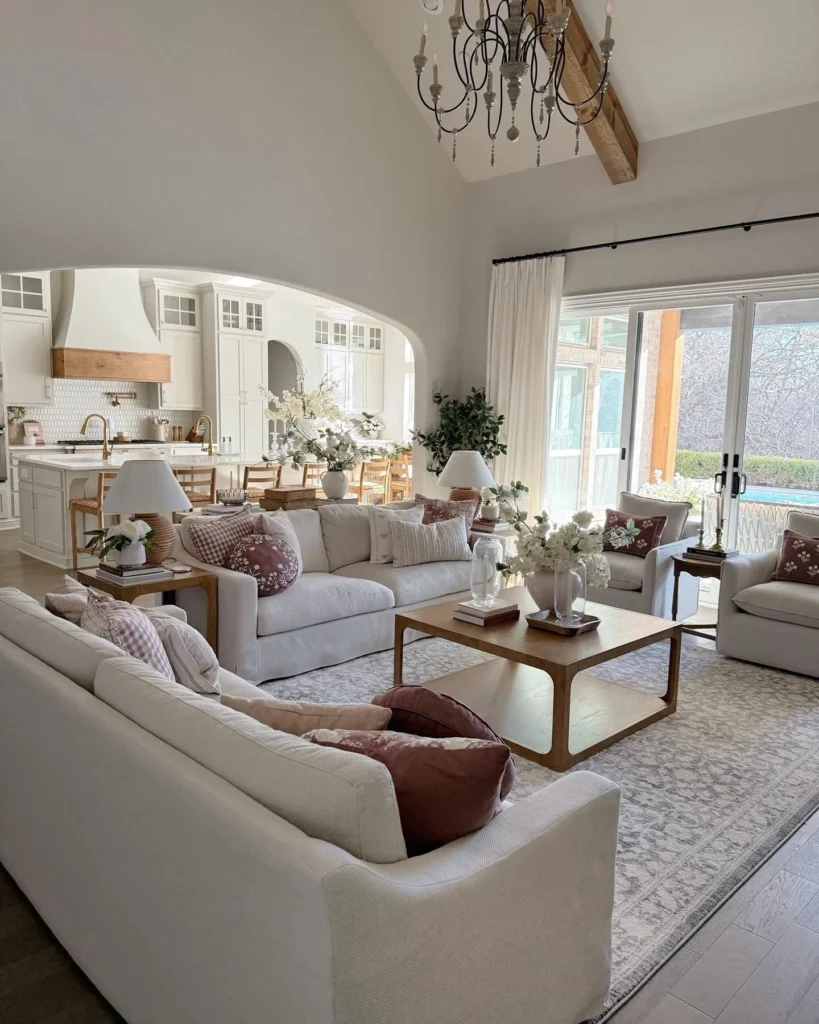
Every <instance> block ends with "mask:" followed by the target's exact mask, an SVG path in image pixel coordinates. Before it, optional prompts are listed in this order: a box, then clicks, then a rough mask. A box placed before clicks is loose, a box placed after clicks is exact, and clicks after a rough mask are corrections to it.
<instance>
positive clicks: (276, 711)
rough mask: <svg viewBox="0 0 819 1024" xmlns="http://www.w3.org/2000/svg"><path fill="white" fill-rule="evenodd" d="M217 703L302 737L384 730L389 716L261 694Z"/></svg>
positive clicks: (368, 708)
mask: <svg viewBox="0 0 819 1024" xmlns="http://www.w3.org/2000/svg"><path fill="white" fill-rule="evenodd" d="M396 689H397V690H400V689H401V687H400V686H397V687H396ZM424 689H426V687H424ZM427 692H432V691H427ZM221 701H222V703H223V704H224V705H225V707H228V708H233V710H234V711H241V712H242V714H243V715H250V717H251V718H255V719H256V721H257V722H261V723H262V725H266V726H267V727H268V728H270V729H278V731H279V732H289V733H290V734H291V735H293V736H302V735H303V734H304V733H306V732H310V730H311V729H386V728H387V726H388V725H389V724H390V719H391V717H392V711H391V710H390V709H389V708H388V707H378V706H377V705H376V704H314V703H310V702H309V701H303V700H279V698H278V697H274V696H273V695H272V694H270V693H264V692H262V693H260V694H258V695H257V696H256V697H255V698H250V699H249V698H247V697H239V696H236V695H235V694H232V693H223V694H222V697H221ZM505 795H506V794H504V796H505Z"/></svg>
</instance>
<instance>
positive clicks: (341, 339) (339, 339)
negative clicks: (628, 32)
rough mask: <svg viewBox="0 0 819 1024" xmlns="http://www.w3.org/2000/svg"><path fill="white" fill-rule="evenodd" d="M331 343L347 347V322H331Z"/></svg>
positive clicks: (338, 346) (339, 346) (336, 346)
mask: <svg viewBox="0 0 819 1024" xmlns="http://www.w3.org/2000/svg"><path fill="white" fill-rule="evenodd" d="M333 345H334V346H335V348H347V324H345V323H334V324H333Z"/></svg>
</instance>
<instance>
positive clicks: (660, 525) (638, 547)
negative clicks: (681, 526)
mask: <svg viewBox="0 0 819 1024" xmlns="http://www.w3.org/2000/svg"><path fill="white" fill-rule="evenodd" d="M629 522H633V523H634V525H635V526H636V527H637V529H638V530H639V531H640V532H639V534H638V535H637V536H636V537H635V538H634V540H633V541H632V542H631V544H626V546H625V547H622V548H616V547H615V546H614V545H613V544H608V543H606V544H604V545H603V550H604V551H619V552H620V554H621V555H636V556H637V557H638V558H645V557H646V555H647V554H648V553H649V551H651V550H653V549H654V548H656V547H657V546H658V545H659V543H660V538H661V537H662V535H663V530H664V529H665V524H666V523H667V522H668V516H632V515H629V513H628V512H617V511H615V510H614V509H613V508H607V509H606V525H605V527H604V529H605V530H606V532H608V531H609V530H612V529H614V527H615V526H628V524H629Z"/></svg>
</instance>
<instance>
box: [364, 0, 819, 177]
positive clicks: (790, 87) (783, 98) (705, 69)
mask: <svg viewBox="0 0 819 1024" xmlns="http://www.w3.org/2000/svg"><path fill="white" fill-rule="evenodd" d="M453 2H454V0H444V9H443V12H442V13H441V14H439V15H428V14H427V15H425V14H424V12H423V10H422V9H421V4H420V0H346V3H347V5H348V7H349V8H350V9H351V10H352V12H353V14H354V15H355V16H356V18H357V19H358V20H359V21H360V23H361V24H362V26H363V27H364V29H365V31H366V32H367V34H368V35H369V37H370V39H371V41H372V43H373V44H374V46H375V48H376V50H377V51H378V52H379V53H380V54H381V56H382V57H383V59H384V60H385V61H386V63H387V64H388V66H389V67H390V68H391V70H392V71H393V73H394V74H395V75H396V77H397V78H398V79H399V81H400V82H401V84H402V85H403V86H404V88H405V89H406V90H407V92H408V94H409V95H410V96H411V97H412V98H413V101H414V102H415V104H416V106H417V107H418V109H419V111H421V112H422V113H423V116H424V117H425V119H426V120H427V122H428V124H429V127H430V131H432V132H435V131H436V128H435V123H434V119H433V117H432V115H431V114H429V113H428V112H427V111H425V110H424V109H423V107H422V105H421V102H420V100H419V99H418V96H417V93H416V80H415V72H414V70H413V64H412V57H413V54H415V53H416V52H417V50H418V44H419V39H420V35H421V29H422V26H423V24H424V21H425V20H426V22H427V24H428V26H429V41H428V44H427V55H428V56H429V57H431V56H432V54H433V53H434V52H436V51H437V52H438V54H439V57H440V68H441V84H442V85H443V86H444V90H445V92H444V99H446V96H447V95H450V96H451V95H453V94H454V74H453V76H452V77H450V76H449V64H450V63H451V52H452V50H451V46H452V43H451V37H450V35H449V25H448V24H447V18H448V17H449V15H450V14H451V13H452V7H453ZM490 2H492V3H493V5H494V2H495V0H490ZM464 3H465V5H466V8H467V12H468V14H470V21H471V20H473V18H474V14H475V11H476V10H477V5H478V0H464ZM575 3H576V7H577V10H578V11H579V12H580V15H581V17H582V19H583V23H584V25H585V26H586V29H587V31H588V33H589V35H590V36H591V38H592V39H594V40H597V39H599V38H600V37H601V36H602V34H603V21H604V13H603V8H604V0H575ZM472 8H474V9H475V10H474V11H473V10H471V9H472ZM612 34H613V35H614V38H615V41H616V45H615V49H614V57H613V60H612V81H613V84H614V86H615V88H616V90H617V93H618V95H619V97H620V99H621V101H622V103H623V106H624V107H625V110H626V113H627V115H628V117H629V119H630V121H631V126H632V128H633V129H634V131H635V133H636V135H637V139H638V141H640V142H646V141H648V140H650V139H658V138H663V137H665V136H668V135H677V134H679V133H681V132H687V131H693V130H695V129H697V128H704V127H707V126H708V125H715V124H723V123H725V122H727V121H736V120H740V119H741V118H746V117H753V116H754V115H755V114H763V113H766V112H769V111H773V110H781V109H784V108H786V107H794V106H799V105H801V104H804V103H812V102H816V101H819V0H614V25H613V33H612ZM430 67H431V61H430V64H429V65H427V76H426V77H425V82H426V84H428V81H427V79H428V78H429V73H430ZM524 95H526V94H524ZM507 109H508V108H507ZM526 115H527V119H528V99H527V104H526ZM479 121H480V119H479V118H476V119H475V121H474V122H473V123H472V125H471V126H470V128H469V130H468V131H466V132H464V134H463V135H462V136H460V137H459V139H458V155H457V161H456V165H457V167H458V168H459V170H460V172H461V174H462V175H463V177H464V178H465V179H466V180H467V181H477V180H480V179H482V178H489V177H493V176H496V175H502V174H509V173H512V172H514V171H521V170H526V169H528V168H530V167H534V166H535V151H536V147H535V143H534V141H533V139H532V137H531V130H529V131H527V130H526V128H525V126H524V121H523V119H521V118H519V121H518V123H519V125H520V127H521V137H520V139H519V140H518V141H517V142H516V143H509V142H507V141H506V140H505V138H504V137H503V132H501V135H500V136H499V138H498V143H497V148H496V156H495V167H494V168H492V167H490V161H489V151H490V142H489V140H488V138H487V136H486V132H485V129H484V126H483V124H482V123H479ZM527 123H528V120H527ZM441 144H442V145H447V143H446V139H445V140H444V142H442V143H441ZM448 148H449V149H451V142H450V143H449V147H448ZM580 152H581V154H587V153H591V152H593V150H592V148H591V145H590V144H589V142H588V141H587V140H586V138H585V136H584V135H582V136H581V143H580ZM573 156H574V132H573V130H572V129H571V128H570V127H569V126H568V125H566V124H565V123H564V122H558V123H557V124H556V126H555V127H553V129H552V134H551V135H550V136H549V138H548V139H547V141H546V142H545V143H544V144H543V148H542V155H541V163H542V164H546V163H556V162H559V161H562V160H570V159H572V158H573Z"/></svg>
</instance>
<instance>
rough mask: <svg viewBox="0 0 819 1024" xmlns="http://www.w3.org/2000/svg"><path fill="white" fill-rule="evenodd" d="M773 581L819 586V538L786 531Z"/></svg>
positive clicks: (772, 577)
mask: <svg viewBox="0 0 819 1024" xmlns="http://www.w3.org/2000/svg"><path fill="white" fill-rule="evenodd" d="M771 579H772V580H789V581H790V582H791V583H815V584H819V537H803V536H802V534H801V533H794V532H793V530H785V533H784V534H783V537H782V549H781V551H780V552H779V561H778V562H777V563H776V568H775V569H774V573H773V576H771Z"/></svg>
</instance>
